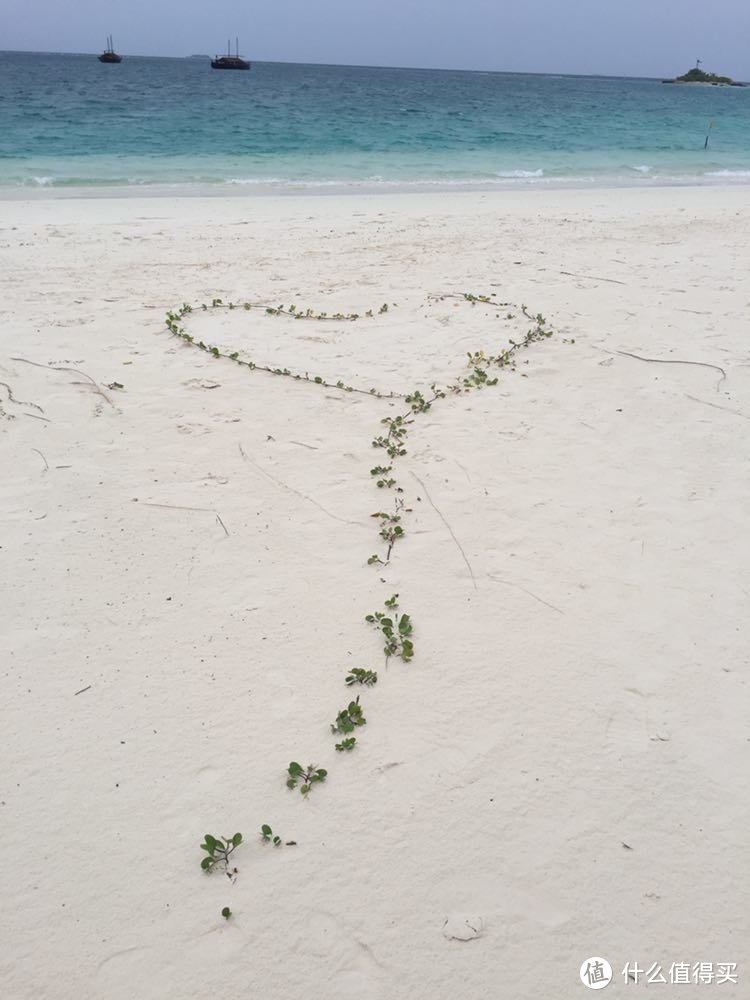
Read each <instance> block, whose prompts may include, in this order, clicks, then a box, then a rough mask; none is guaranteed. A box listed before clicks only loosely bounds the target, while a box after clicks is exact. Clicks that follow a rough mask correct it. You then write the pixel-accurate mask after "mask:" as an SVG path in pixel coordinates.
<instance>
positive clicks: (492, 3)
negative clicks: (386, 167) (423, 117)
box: [0, 0, 750, 80]
mask: <svg viewBox="0 0 750 1000" xmlns="http://www.w3.org/2000/svg"><path fill="white" fill-rule="evenodd" d="M108 33H112V34H113V35H114V39H115V47H116V49H117V50H118V51H119V52H122V53H125V54H132V55H173V56H184V55H190V54H192V53H208V54H213V53H214V52H215V51H218V50H221V49H222V48H223V47H224V46H225V45H226V39H227V37H228V36H230V35H231V36H232V39H234V36H235V35H239V36H240V49H241V52H242V53H243V54H244V55H245V56H247V57H248V58H250V59H257V60H274V61H281V62H315V63H344V64H348V65H368V66H421V67H444V68H447V69H485V70H509V71H520V72H523V71H527V72H548V73H611V74H613V75H617V76H673V75H675V74H677V73H681V72H684V71H685V70H686V69H688V68H689V67H690V66H692V65H694V64H695V60H696V59H698V58H700V59H701V60H702V61H703V65H704V68H706V69H709V70H713V71H715V72H719V73H726V74H728V75H730V76H733V77H736V78H738V79H743V80H748V79H750V0H724V2H714V3H711V2H707V0H516V2H515V3H509V2H505V3H504V2H502V0H461V2H459V0H453V2H448V0H256V2H255V3H249V2H239V0H211V2H206V0H179V2H177V0H0V48H2V49H27V50H32V51H54V52H98V51H100V50H101V49H102V48H103V47H104V42H105V36H106V35H107V34H108Z"/></svg>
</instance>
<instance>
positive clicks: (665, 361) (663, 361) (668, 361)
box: [608, 351, 727, 392]
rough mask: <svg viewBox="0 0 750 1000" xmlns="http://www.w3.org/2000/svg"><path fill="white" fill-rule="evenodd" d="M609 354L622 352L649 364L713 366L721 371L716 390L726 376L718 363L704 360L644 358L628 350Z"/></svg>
mask: <svg viewBox="0 0 750 1000" xmlns="http://www.w3.org/2000/svg"><path fill="white" fill-rule="evenodd" d="M608 353H610V354H622V355H623V356H624V357H626V358H635V360H636V361H648V362H649V364H656V365H696V366H697V367H698V368H713V370H714V371H715V372H721V378H720V379H719V381H718V382H717V383H716V391H717V392H718V391H719V386H720V385H721V383H722V382H723V381H724V379H725V378H726V377H727V373H726V372H725V371H724V369H723V368H720V367H719V365H710V364H708V363H707V362H706V361H681V360H679V359H678V358H644V357H641V355H640V354H631V353H630V351H610V352H608Z"/></svg>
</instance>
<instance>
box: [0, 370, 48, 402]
mask: <svg viewBox="0 0 750 1000" xmlns="http://www.w3.org/2000/svg"><path fill="white" fill-rule="evenodd" d="M11 360H16V359H15V358H12V359H11ZM0 385H1V386H2V387H3V389H5V390H6V391H7V393H8V402H9V403H15V404H16V406H31V407H33V408H34V409H35V410H39V412H40V413H44V410H43V409H42V408H41V406H39V405H38V404H37V403H27V402H25V401H24V400H23V399H16V398H15V396H14V395H13V390H12V389H11V387H10V386H9V385H8V383H7V382H0ZM29 416H33V414H29Z"/></svg>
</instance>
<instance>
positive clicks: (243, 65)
mask: <svg viewBox="0 0 750 1000" xmlns="http://www.w3.org/2000/svg"><path fill="white" fill-rule="evenodd" d="M234 46H235V50H234V55H232V50H231V47H230V43H229V41H227V54H226V55H225V56H216V58H215V59H212V60H211V68H212V69H250V63H249V62H248V60H247V59H243V58H242V57H241V56H240V42H239V39H238V38H235V40H234Z"/></svg>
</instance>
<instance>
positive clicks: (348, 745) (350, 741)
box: [336, 736, 357, 752]
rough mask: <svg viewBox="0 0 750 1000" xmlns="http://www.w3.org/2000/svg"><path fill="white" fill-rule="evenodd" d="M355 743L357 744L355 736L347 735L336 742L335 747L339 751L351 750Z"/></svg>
mask: <svg viewBox="0 0 750 1000" xmlns="http://www.w3.org/2000/svg"><path fill="white" fill-rule="evenodd" d="M356 745H357V737H356V736H347V737H346V739H345V740H342V741H341V742H340V743H337V744H336V749H337V750H338V751H339V752H341V751H343V750H353V749H354V747H355V746H356Z"/></svg>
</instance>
